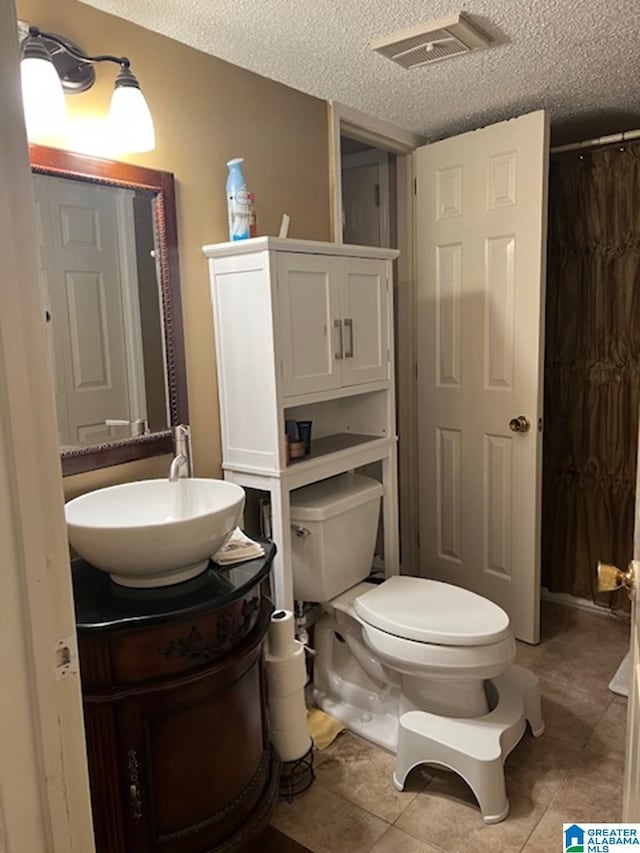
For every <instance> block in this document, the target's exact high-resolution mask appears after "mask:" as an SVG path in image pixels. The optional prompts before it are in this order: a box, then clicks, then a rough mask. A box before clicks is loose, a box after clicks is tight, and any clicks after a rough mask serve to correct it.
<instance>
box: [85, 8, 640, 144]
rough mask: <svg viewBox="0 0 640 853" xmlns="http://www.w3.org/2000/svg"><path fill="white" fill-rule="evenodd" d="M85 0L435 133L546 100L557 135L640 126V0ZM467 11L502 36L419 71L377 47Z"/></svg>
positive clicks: (473, 124)
mask: <svg viewBox="0 0 640 853" xmlns="http://www.w3.org/2000/svg"><path fill="white" fill-rule="evenodd" d="M83 2H87V3H89V4H90V5H92V6H95V7H97V8H99V9H103V10H104V11H106V12H110V13H112V14H114V15H118V16H120V17H122V18H126V19H128V20H130V21H133V22H135V23H137V24H140V25H141V26H143V27H146V28H148V29H150V30H155V31H156V32H159V33H162V34H163V35H166V36H170V37H171V38H174V39H177V40H178V41H181V42H184V43H185V44H189V45H191V46H193V47H196V48H199V49H200V50H203V51H205V52H207V53H210V54H212V55H213V56H218V57H220V58H222V59H226V60H227V61H229V62H233V63H235V64H237V65H241V66H243V67H244V68H248V69H250V70H252V71H255V72H257V73H258V74H262V75H264V76H265V77H270V78H272V79H274V80H278V81H280V82H282V83H286V84H288V85H289V86H293V87H294V88H296V89H300V90H302V91H304V92H307V93H309V94H312V95H316V96H318V97H320V98H324V99H327V100H329V99H334V100H337V101H340V102H342V103H344V104H346V105H348V106H351V107H356V108H357V109H360V110H363V111H364V112H366V113H369V114H370V115H374V116H377V117H379V118H383V119H386V120H388V121H391V122H394V123H395V124H397V125H400V126H401V127H404V128H407V129H409V130H413V131H415V132H417V133H420V134H421V135H423V136H425V137H427V138H428V139H434V138H438V137H441V136H445V135H450V134H452V133H456V132H460V131H464V130H468V129H471V128H474V127H479V126H481V125H484V124H488V123H490V122H493V121H499V120H502V119H504V118H508V117H509V116H513V115H516V114H519V113H522V112H526V111H529V110H533V109H538V108H541V107H544V108H545V109H547V110H549V112H550V114H551V122H552V129H553V136H554V140H555V141H556V142H558V141H559V142H564V141H567V140H573V139H579V138H584V137H586V136H593V135H600V134H602V133H610V132H615V131H618V130H629V129H632V128H636V127H640V2H639V0H468V2H462V3H461V5H457V4H456V0H431V2H429V0H393V2H390V0H366V2H365V1H364V0H340V2H337V0H296V2H292V0H269V2H265V0H170V2H166V0H83ZM460 10H464V11H465V12H467V13H468V14H469V15H470V17H471V18H472V19H473V20H474V21H475V22H476V23H478V24H480V25H481V26H482V27H483V28H484V29H485V30H486V31H487V32H488V33H489V34H490V35H491V36H492V38H493V39H494V41H495V44H494V46H492V47H491V48H489V49H487V50H482V51H477V52H475V53H472V54H468V55H466V56H461V57H457V58H454V59H449V60H446V61H444V62H441V63H438V64H436V65H433V66H431V67H427V68H422V69H417V70H415V71H404V70H403V69H401V68H399V67H397V66H395V65H394V64H393V63H392V62H390V61H389V60H387V59H384V58H383V57H381V56H379V55H377V54H375V53H373V52H372V51H371V50H370V48H369V46H368V43H369V41H370V40H371V39H373V38H376V37H378V36H384V35H387V34H389V33H391V32H393V31H396V30H400V29H405V28H407V27H411V26H413V25H415V24H419V23H422V22H423V21H428V20H431V19H433V18H439V17H443V16H445V15H449V14H452V13H454V12H457V11H460ZM134 64H135V63H134Z"/></svg>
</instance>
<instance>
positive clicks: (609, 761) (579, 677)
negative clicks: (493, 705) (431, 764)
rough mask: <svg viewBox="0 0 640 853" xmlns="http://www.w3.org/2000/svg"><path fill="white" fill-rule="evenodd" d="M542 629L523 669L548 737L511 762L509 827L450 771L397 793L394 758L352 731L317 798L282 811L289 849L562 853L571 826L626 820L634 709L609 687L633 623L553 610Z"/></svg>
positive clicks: (336, 749) (425, 774)
mask: <svg viewBox="0 0 640 853" xmlns="http://www.w3.org/2000/svg"><path fill="white" fill-rule="evenodd" d="M542 622H543V627H542V642H541V643H540V645H538V646H527V645H525V644H521V643H519V644H518V659H517V662H518V663H519V664H521V665H522V666H526V667H528V668H530V669H532V670H533V671H534V672H535V673H536V674H537V675H538V676H539V678H540V685H541V689H542V695H543V713H544V717H545V724H546V731H545V734H544V735H543V737H542V738H539V739H537V740H536V739H534V738H532V737H531V736H530V735H529V734H528V733H527V734H526V735H525V737H524V738H523V740H522V741H521V742H520V744H519V745H518V746H517V747H516V748H515V749H514V751H513V752H512V753H511V755H510V756H509V758H508V759H507V762H506V774H507V792H508V794H509V799H510V803H511V811H510V814H509V816H508V818H507V819H506V820H505V821H504V822H503V823H500V824H497V825H495V826H485V825H484V824H483V822H482V820H481V817H480V812H479V811H478V809H477V807H476V805H475V800H474V798H473V796H472V794H471V792H470V790H469V789H468V788H467V786H466V785H465V784H464V783H463V782H462V781H461V780H460V779H459V778H458V777H457V776H455V775H454V774H451V773H447V772H444V771H439V770H436V769H432V768H429V769H427V768H421V769H416V770H414V771H413V772H412V774H411V776H410V777H409V780H408V785H407V789H406V790H405V791H403V792H402V793H399V792H398V791H396V790H395V788H394V787H393V786H392V784H391V774H392V770H393V764H394V757H393V756H392V755H390V754H388V753H387V752H385V751H384V750H382V749H380V748H378V747H376V746H372V745H371V744H369V743H367V742H366V741H363V740H361V739H360V738H357V737H355V736H354V735H351V734H347V733H346V734H343V735H341V736H340V737H339V738H338V739H337V740H336V741H335V742H334V743H333V744H332V746H330V747H329V749H327V750H326V751H325V752H322V753H317V755H316V769H317V779H316V782H315V784H314V785H313V787H312V788H311V789H310V791H309V792H308V793H306V794H305V795H303V796H301V797H299V798H298V799H297V800H295V801H294V802H293V803H286V802H284V801H282V802H280V803H279V804H278V806H277V808H276V811H275V813H274V815H273V818H272V827H273V828H274V829H275V830H277V831H278V837H279V838H280V839H282V845H283V846H282V847H281V849H282V850H283V851H285V850H286V851H291V853H295V851H298V853H301V851H304V850H311V851H314V853H462V851H464V853H489V851H491V853H519V851H522V853H547V851H553V850H559V849H560V846H561V838H562V836H561V832H562V823H563V822H564V821H591V822H594V821H615V820H620V811H621V803H622V773H623V756H624V720H625V713H626V700H624V699H623V698H622V697H619V696H615V695H614V694H613V693H610V692H609V691H608V690H607V685H608V683H609V680H610V679H611V677H612V676H613V673H614V672H615V670H616V669H617V667H618V665H619V663H620V661H621V660H622V658H623V656H624V654H625V652H626V649H627V647H628V632H629V627H628V622H626V621H625V620H624V619H619V618H616V617H613V616H610V615H609V614H607V613H602V614H599V613H590V612H587V611H583V610H577V609H575V608H571V607H566V606H563V605H557V604H550V603H548V602H544V604H543V611H542ZM280 833H282V834H283V835H284V836H285V837H286V840H285V839H283V835H280ZM298 845H301V846H298ZM273 849H276V848H275V847H274V848H273Z"/></svg>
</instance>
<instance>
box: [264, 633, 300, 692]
mask: <svg viewBox="0 0 640 853" xmlns="http://www.w3.org/2000/svg"><path fill="white" fill-rule="evenodd" d="M294 643H295V646H294V649H295V651H294V653H293V654H291V655H289V657H286V658H284V657H283V658H274V657H271V655H266V658H265V669H266V673H267V690H268V692H269V695H270V696H271V695H273V696H289V695H290V694H291V693H294V692H295V691H296V690H301V689H302V688H303V687H304V686H305V684H306V681H307V668H306V666H305V656H304V646H303V645H302V643H299V642H298V641H297V640H294Z"/></svg>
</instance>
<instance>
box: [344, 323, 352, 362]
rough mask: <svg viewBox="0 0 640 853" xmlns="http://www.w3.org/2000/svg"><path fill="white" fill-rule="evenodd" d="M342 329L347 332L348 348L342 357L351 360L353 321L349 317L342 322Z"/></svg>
mask: <svg viewBox="0 0 640 853" xmlns="http://www.w3.org/2000/svg"><path fill="white" fill-rule="evenodd" d="M344 328H345V331H346V329H348V330H349V347H348V349H345V353H344V357H345V358H353V320H352V319H351V317H347V319H346V320H345V321H344Z"/></svg>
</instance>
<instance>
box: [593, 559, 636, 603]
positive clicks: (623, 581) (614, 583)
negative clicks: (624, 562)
mask: <svg viewBox="0 0 640 853" xmlns="http://www.w3.org/2000/svg"><path fill="white" fill-rule="evenodd" d="M636 566H637V564H636V562H635V560H632V561H631V562H630V563H629V565H628V566H627V571H626V572H623V571H622V570H621V569H619V568H618V567H617V566H610V565H608V564H607V563H598V592H613V590H615V589H620V587H621V586H624V587H625V588H626V589H627V590H628V591H629V595H630V596H631V592H632V590H634V589H635V586H636V574H637V571H636Z"/></svg>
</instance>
